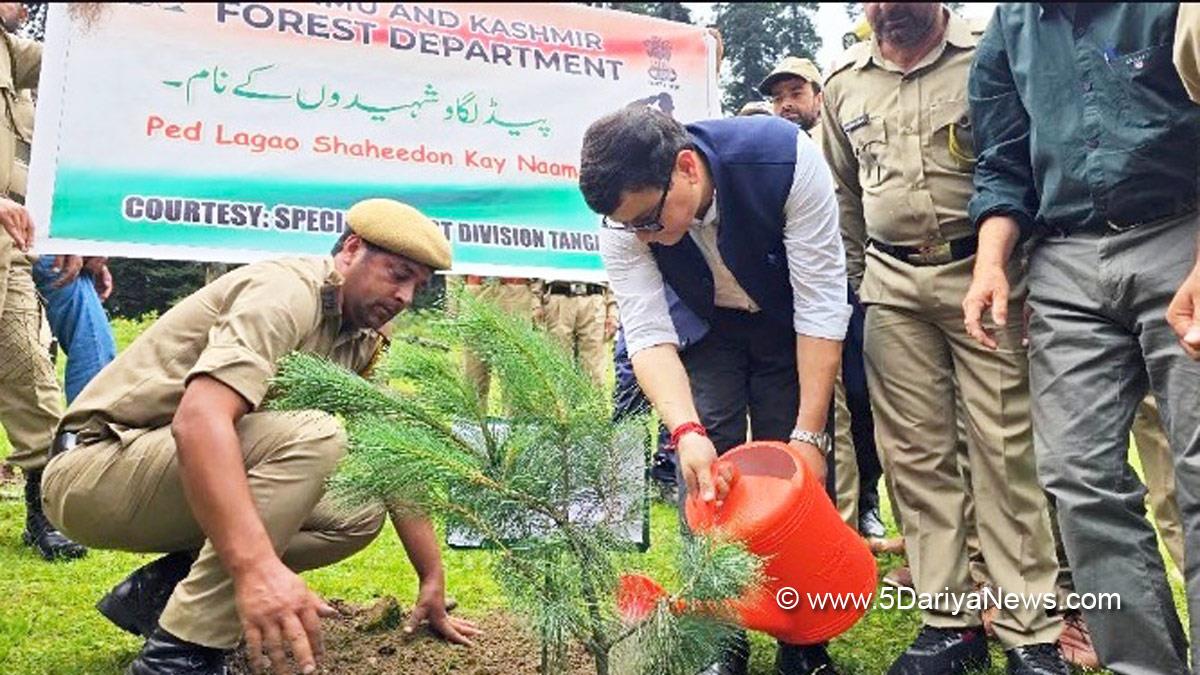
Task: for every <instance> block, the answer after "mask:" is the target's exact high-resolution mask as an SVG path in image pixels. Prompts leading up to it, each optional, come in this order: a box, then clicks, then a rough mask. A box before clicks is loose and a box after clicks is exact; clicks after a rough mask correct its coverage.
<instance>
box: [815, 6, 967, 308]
mask: <svg viewBox="0 0 1200 675" xmlns="http://www.w3.org/2000/svg"><path fill="white" fill-rule="evenodd" d="M981 34H982V27H979V30H974V29H973V27H972V26H970V25H968V23H967V22H966V21H965V20H964V19H962V18H960V17H958V16H957V15H955V14H954V13H953V12H951V13H950V19H949V22H948V23H947V26H946V34H945V37H944V39H943V41H942V44H940V45H938V46H937V47H936V48H934V50H933V51H931V52H930V53H929V54H928V55H926V57H925V58H924V59H922V60H921V61H920V62H919V63H917V64H916V65H915V66H914V67H913V68H912V70H911V71H910V72H909V73H908V74H905V73H904V72H902V70H901V69H900V67H899V66H897V65H895V64H893V63H891V62H889V61H887V60H886V59H884V58H883V56H882V54H881V53H880V51H879V45H878V42H877V41H876V40H875V39H874V38H872V39H871V40H869V41H863V42H859V43H857V44H855V45H853V46H852V47H850V49H848V50H847V51H846V52H845V54H844V55H843V56H842V58H841V60H840V62H839V63H838V64H837V65H836V66H835V67H834V69H833V71H832V72H831V74H830V75H829V78H828V79H827V80H826V82H825V87H824V89H823V91H824V95H825V101H824V105H823V107H822V111H821V125H820V133H821V136H822V142H821V145H822V149H823V150H824V152H825V155H826V158H827V159H828V161H829V165H830V168H831V169H832V170H833V175H834V182H835V186H836V191H837V195H838V206H839V210H840V216H841V227H842V233H843V241H844V243H845V246H846V267H847V273H848V275H849V277H850V281H851V285H852V286H854V288H855V289H856V290H858V288H859V285H860V284H861V283H862V279H863V274H864V271H865V264H866V263H865V256H866V251H865V248H866V244H867V240H868V239H871V240H875V241H880V242H883V243H886V244H891V245H893V246H934V245H938V244H943V243H945V242H947V241H952V240H954V239H959V238H962V237H966V236H969V235H971V234H973V233H974V228H973V227H972V226H971V222H970V220H969V219H968V218H967V201H968V200H969V199H970V197H971V193H972V189H973V187H972V172H973V170H974V157H975V151H974V144H973V143H972V140H971V121H970V117H969V116H968V107H967V77H968V74H969V71H970V68H971V59H972V58H973V56H974V54H975V45H976V44H977V42H978V40H979V36H980V35H981ZM872 255H882V254H879V253H873V254H872ZM865 300H866V299H865V298H864V301H865Z"/></svg>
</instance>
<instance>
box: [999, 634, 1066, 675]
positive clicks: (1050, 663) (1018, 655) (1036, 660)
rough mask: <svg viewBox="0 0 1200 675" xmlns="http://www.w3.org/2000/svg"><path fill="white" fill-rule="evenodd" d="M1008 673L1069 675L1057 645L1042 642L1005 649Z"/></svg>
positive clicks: (1019, 674) (1020, 674)
mask: <svg viewBox="0 0 1200 675" xmlns="http://www.w3.org/2000/svg"><path fill="white" fill-rule="evenodd" d="M1004 655H1005V656H1007V657H1008V675H1070V672H1071V671H1070V669H1069V668H1067V664H1066V662H1065V661H1063V658H1062V654H1060V653H1059V651H1058V647H1057V646H1055V645H1053V644H1050V643H1048V642H1044V643H1042V644H1037V645H1025V646H1024V647H1013V648H1012V649H1008V650H1005V652H1004Z"/></svg>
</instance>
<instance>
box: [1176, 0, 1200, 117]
mask: <svg viewBox="0 0 1200 675" xmlns="http://www.w3.org/2000/svg"><path fill="white" fill-rule="evenodd" d="M1175 68H1176V69H1178V70H1179V79H1181V80H1183V86H1185V87H1187V91H1188V96H1191V97H1192V100H1193V101H1195V102H1197V103H1200V3H1196V2H1181V3H1179V18H1178V19H1176V22H1175Z"/></svg>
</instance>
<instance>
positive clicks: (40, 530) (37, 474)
mask: <svg viewBox="0 0 1200 675" xmlns="http://www.w3.org/2000/svg"><path fill="white" fill-rule="evenodd" d="M21 541H22V542H24V543H25V545H26V546H30V547H32V548H33V549H34V550H35V551H37V552H38V555H40V556H42V557H43V558H45V559H46V560H74V559H76V558H82V557H83V556H85V555H87V549H86V548H84V547H83V546H80V545H79V544H76V543H75V542H73V541H71V540H70V539H67V538H66V537H65V536H63V533H62V532H59V531H58V530H56V529H54V526H53V525H51V524H50V521H49V520H46V514H45V513H43V512H42V472H41V471H26V472H25V532H24V534H22V535H21Z"/></svg>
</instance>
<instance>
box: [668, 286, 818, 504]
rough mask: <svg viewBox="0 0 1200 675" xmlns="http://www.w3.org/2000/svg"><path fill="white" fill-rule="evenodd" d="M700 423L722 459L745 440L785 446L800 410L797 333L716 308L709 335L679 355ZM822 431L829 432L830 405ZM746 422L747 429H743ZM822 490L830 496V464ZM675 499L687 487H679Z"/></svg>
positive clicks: (756, 317)
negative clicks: (749, 439)
mask: <svg viewBox="0 0 1200 675" xmlns="http://www.w3.org/2000/svg"><path fill="white" fill-rule="evenodd" d="M680 358H681V359H682V361H683V367H684V369H685V370H687V374H688V380H689V381H690V382H691V388H692V399H693V401H694V402H695V404H696V412H698V413H699V414H700V422H701V424H703V425H704V427H705V428H706V429H707V430H708V436H709V438H710V439H711V440H712V442H713V445H714V446H715V447H716V449H717V454H718V455H721V454H724V453H725V452H727V451H728V450H730V449H732V448H734V447H737V446H738V445H741V444H742V443H745V442H746V436H747V431H748V432H749V435H750V438H752V439H753V440H756V441H783V442H787V440H788V437H789V436H791V433H792V429H794V428H795V426H796V412H797V410H798V409H799V407H800V379H799V376H798V375H797V372H796V334H795V332H794V331H792V330H791V329H790V327H783V326H780V325H778V324H776V323H773V322H770V321H768V320H767V319H766V317H764V316H763V315H762V314H761V313H753V314H752V313H750V312H742V311H738V310H732V309H722V308H717V309H716V310H715V313H714V315H713V318H712V328H711V330H709V332H708V335H706V336H705V337H704V339H703V340H700V341H699V342H697V343H696V344H694V345H692V346H690V347H688V349H687V351H685V352H683V353H682V354H681V355H680ZM830 409H831V412H830V423H829V424H827V429H826V430H827V431H832V429H833V425H832V406H830ZM747 423H748V424H749V427H748V428H747ZM827 465H828V469H829V470H828V475H827V480H826V488H827V489H828V490H829V493H830V494H831V495H832V494H834V491H833V488H832V486H833V485H834V481H835V477H834V471H833V468H834V467H833V462H827ZM679 488H680V498H681V499H683V498H684V496H685V495H684V492H685V491H686V486H685V485H684V484H683V481H680V483H679Z"/></svg>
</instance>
